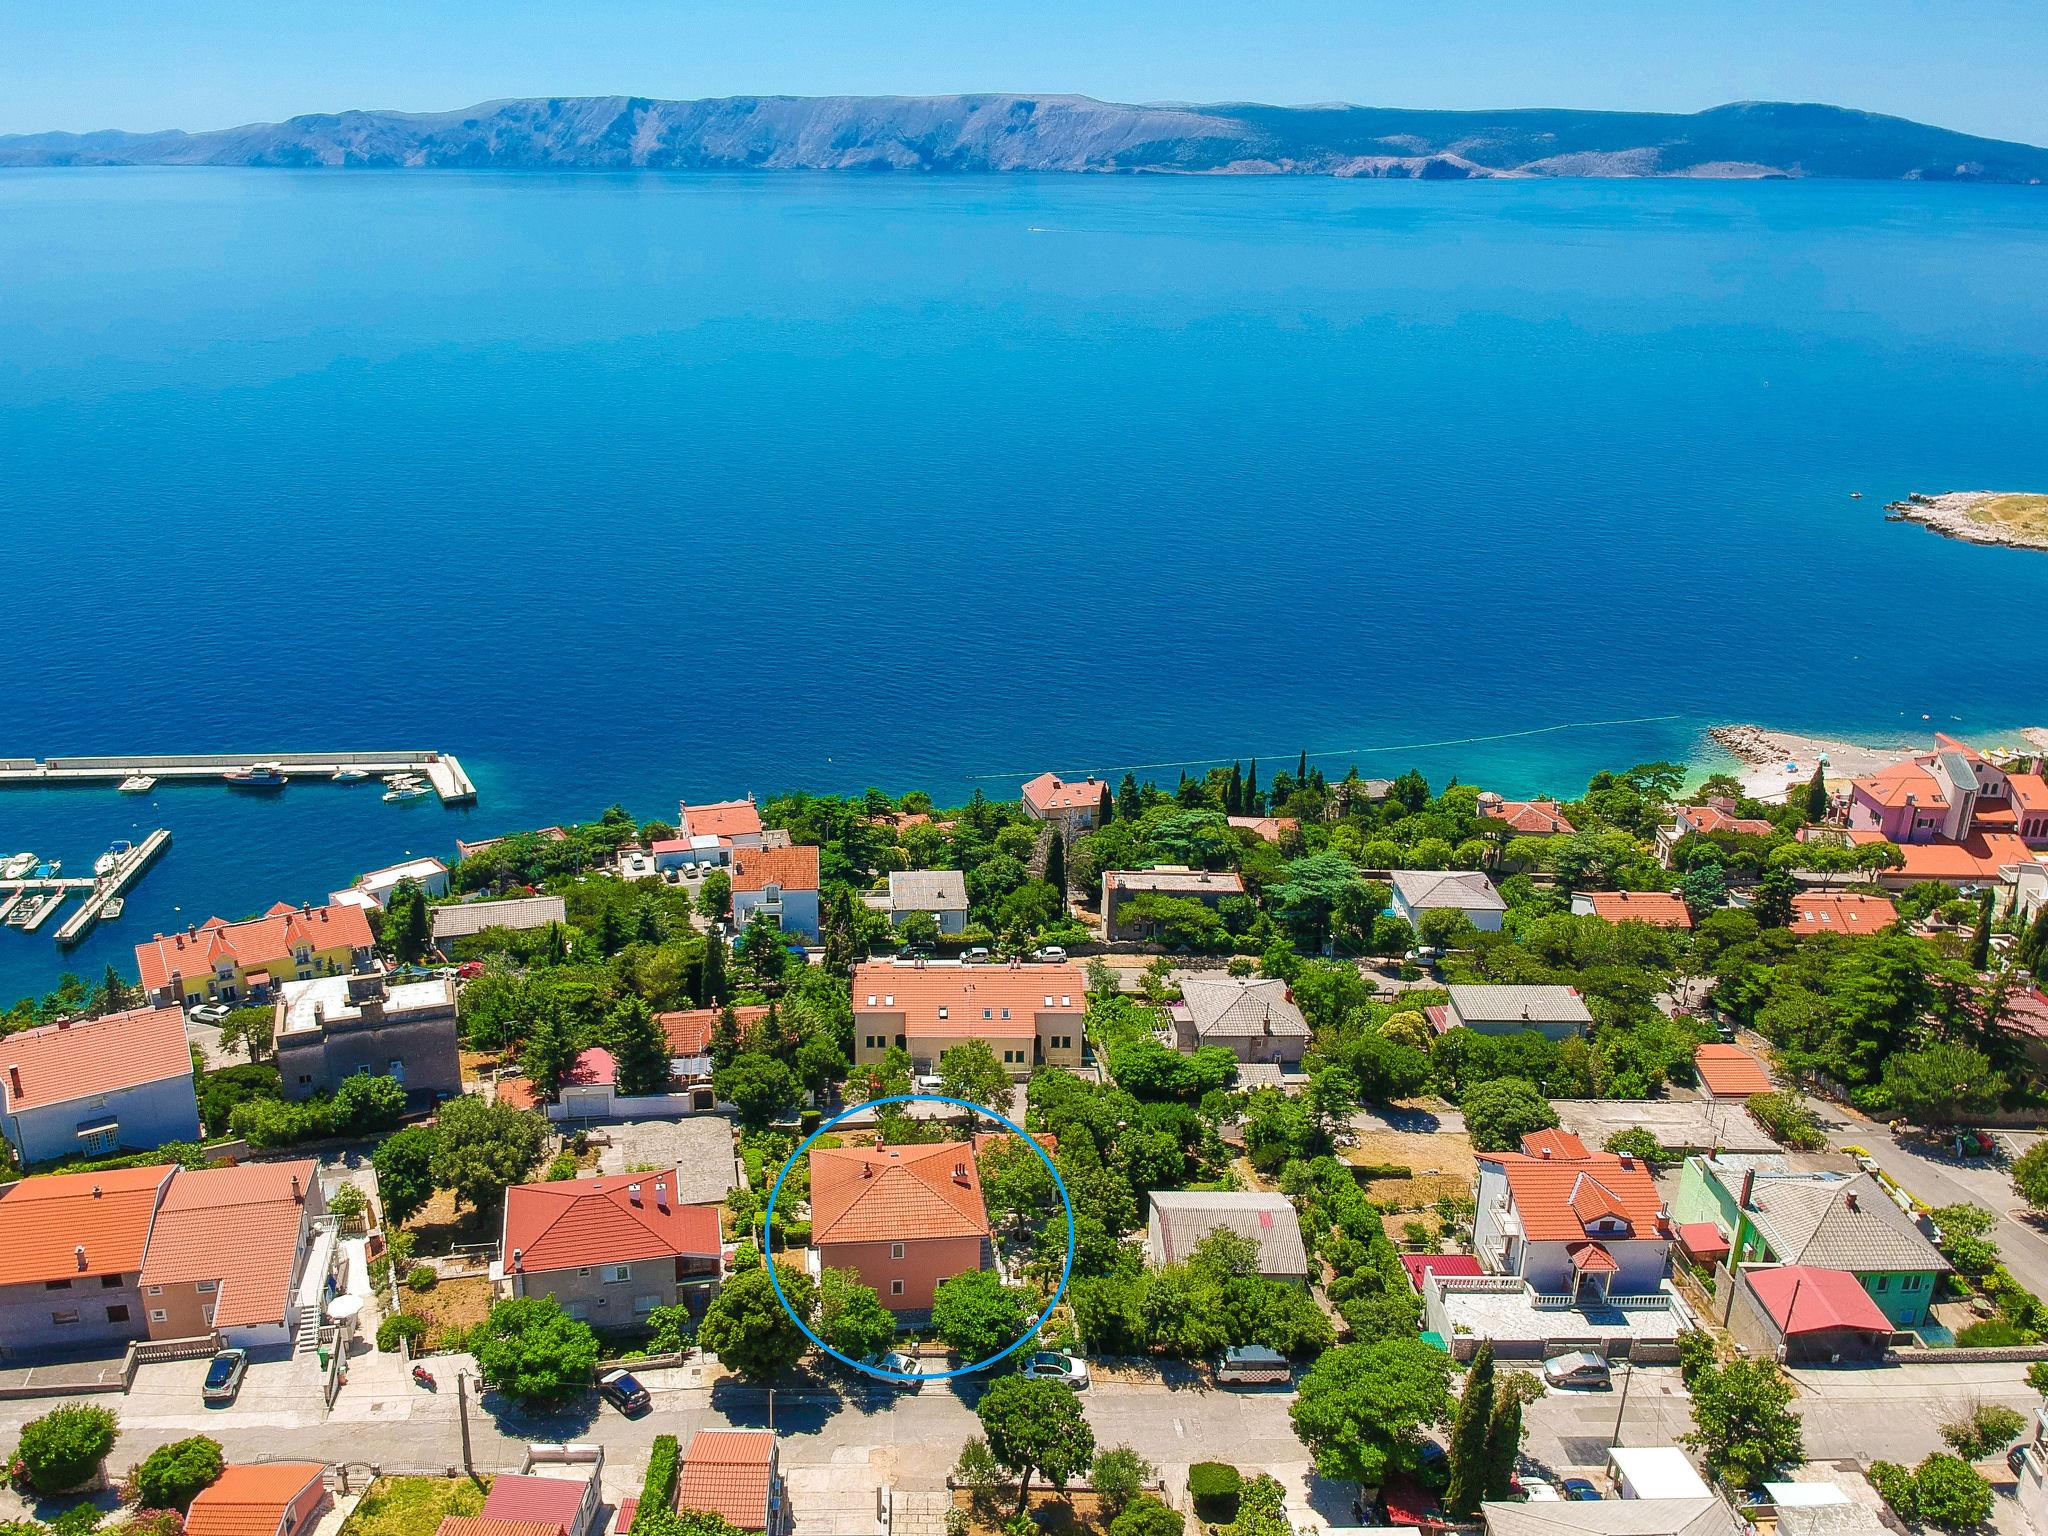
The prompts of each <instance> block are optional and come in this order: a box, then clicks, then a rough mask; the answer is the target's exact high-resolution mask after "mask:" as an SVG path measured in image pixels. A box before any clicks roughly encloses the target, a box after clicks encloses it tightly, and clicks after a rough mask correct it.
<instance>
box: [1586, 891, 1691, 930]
mask: <svg viewBox="0 0 2048 1536" xmlns="http://www.w3.org/2000/svg"><path fill="white" fill-rule="evenodd" d="M1584 894H1585V897H1586V900H1588V901H1590V902H1591V903H1592V904H1593V915H1594V916H1595V917H1599V918H1605V919H1606V920H1607V921H1608V922H1610V923H1648V924H1649V925H1650V926H1651V927H1652V928H1690V927H1691V926H1692V913H1691V912H1689V911H1687V910H1686V906H1685V903H1684V902H1683V901H1681V900H1679V898H1678V897H1676V896H1674V895H1672V894H1671V893H1670V892H1669V891H1587V892H1585V893H1584Z"/></svg>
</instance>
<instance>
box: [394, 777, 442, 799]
mask: <svg viewBox="0 0 2048 1536" xmlns="http://www.w3.org/2000/svg"><path fill="white" fill-rule="evenodd" d="M432 793H433V789H432V787H431V786H429V785H427V784H426V783H424V782H422V781H420V780H418V779H415V780H413V782H412V783H410V784H393V785H392V786H391V787H390V788H389V789H387V790H385V791H384V799H385V801H386V802H387V803H389V802H394V801H399V800H417V799H419V798H420V797H421V796H422V795H429V794H432Z"/></svg>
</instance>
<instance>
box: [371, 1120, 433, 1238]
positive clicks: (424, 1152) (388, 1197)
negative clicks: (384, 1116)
mask: <svg viewBox="0 0 2048 1536" xmlns="http://www.w3.org/2000/svg"><path fill="white" fill-rule="evenodd" d="M440 1144H441V1138H440V1136H439V1134H438V1133H437V1132H435V1131H434V1130H432V1129H430V1128H429V1127H427V1126H424V1125H409V1126H407V1127H406V1128H405V1129H404V1130H402V1131H396V1132H393V1133H392V1134H391V1135H389V1136H387V1137H385V1138H384V1139H383V1140H382V1141H381V1142H379V1143H378V1144H377V1150H376V1151H375V1152H372V1153H371V1154H370V1166H371V1167H372V1168H374V1169H376V1171H377V1196H378V1198H379V1199H380V1200H382V1201H383V1202H384V1221H385V1224H386V1225H387V1226H391V1227H400V1226H403V1225H405V1223H406V1222H407V1221H409V1220H410V1219H411V1218H412V1216H413V1214H414V1213H415V1212H417V1211H418V1210H419V1209H420V1208H421V1207H422V1206H424V1205H425V1204H426V1203H427V1201H428V1200H429V1199H430V1198H431V1197H432V1195H433V1193H434V1153H435V1151H436V1150H437V1149H438V1148H439V1147H440Z"/></svg>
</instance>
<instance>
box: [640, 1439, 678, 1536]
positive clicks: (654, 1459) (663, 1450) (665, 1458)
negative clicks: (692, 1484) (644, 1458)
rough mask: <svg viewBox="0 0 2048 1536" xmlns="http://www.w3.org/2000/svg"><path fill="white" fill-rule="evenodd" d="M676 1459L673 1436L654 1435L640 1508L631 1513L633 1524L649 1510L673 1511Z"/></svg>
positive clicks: (642, 1488)
mask: <svg viewBox="0 0 2048 1536" xmlns="http://www.w3.org/2000/svg"><path fill="white" fill-rule="evenodd" d="M676 1457H677V1446H676V1437H675V1436H674V1435H656V1436H655V1437H654V1449H653V1450H652V1451H651V1452H650V1453H649V1460H648V1463H647V1481H645V1482H644V1483H642V1484H641V1485H640V1506H639V1508H637V1509H635V1510H634V1511H633V1524H634V1525H635V1526H638V1525H639V1524H640V1517H641V1516H642V1515H643V1514H645V1513H646V1512H647V1511H648V1510H650V1509H673V1508H674V1507H675V1502H676Z"/></svg>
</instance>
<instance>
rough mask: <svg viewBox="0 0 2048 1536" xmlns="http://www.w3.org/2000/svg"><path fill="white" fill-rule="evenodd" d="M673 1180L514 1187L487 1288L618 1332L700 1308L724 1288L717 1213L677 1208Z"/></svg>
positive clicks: (659, 1176) (663, 1175)
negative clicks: (535, 1299) (665, 1313)
mask: <svg viewBox="0 0 2048 1536" xmlns="http://www.w3.org/2000/svg"><path fill="white" fill-rule="evenodd" d="M675 1181H676V1175H675V1174H674V1173H671V1172H658V1173H651V1174H647V1173H632V1174H618V1175H614V1176H612V1177H609V1178H601V1179H561V1180H557V1181H556V1182H554V1183H548V1184H515V1185H513V1186H512V1187H511V1188H510V1189H508V1190H507V1191H506V1192H505V1210H504V1214H503V1215H502V1216H501V1217H500V1219H499V1229H498V1258H497V1260H496V1261H495V1262H494V1263H493V1264H492V1265H491V1284H492V1287H493V1288H494V1289H495V1290H496V1292H497V1294H498V1295H499V1296H500V1297H508V1298H517V1297H522V1296H552V1297H554V1298H555V1299H556V1300H557V1301H559V1302H560V1303H561V1304H562V1308H563V1310H564V1311H566V1312H567V1313H568V1314H569V1315H570V1316H571V1317H575V1318H580V1319H582V1320H584V1321H586V1322H589V1323H591V1324H593V1325H594V1326H596V1327H599V1328H613V1329H624V1328H630V1327H632V1326H633V1325H634V1322H635V1320H636V1319H639V1318H644V1317H645V1316H646V1315H647V1314H648V1313H649V1312H651V1311H653V1310H654V1309H655V1308H656V1307H671V1306H675V1305H677V1304H678V1303H688V1304H690V1305H692V1306H696V1307H700V1308H701V1307H702V1306H703V1305H704V1304H705V1303H707V1302H708V1301H709V1300H710V1299H711V1295H712V1293H713V1292H714V1291H715V1290H716V1289H717V1287H718V1282H719V1281H720V1280H721V1279H723V1278H724V1275H725V1265H724V1260H723V1258H722V1257H721V1251H720V1247H719V1232H718V1211H717V1209H716V1208H715V1207H712V1206H708V1205H685V1204H683V1203H682V1202H681V1200H679V1199H678V1198H677V1190H676V1183H675Z"/></svg>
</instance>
